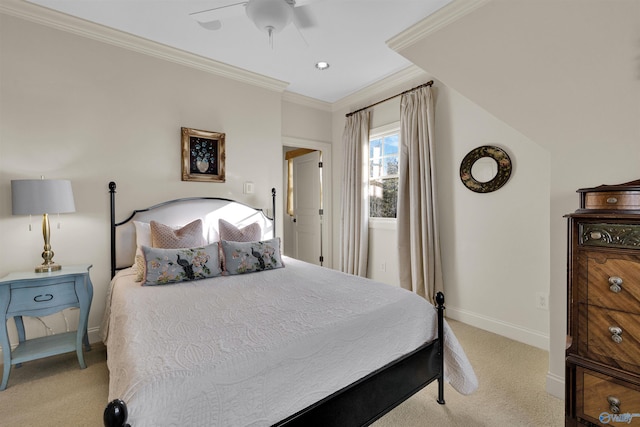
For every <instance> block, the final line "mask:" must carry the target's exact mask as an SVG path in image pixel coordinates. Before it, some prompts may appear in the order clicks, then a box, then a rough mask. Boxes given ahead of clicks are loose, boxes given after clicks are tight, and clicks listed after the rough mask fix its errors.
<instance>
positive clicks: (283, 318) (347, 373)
mask: <svg viewBox="0 0 640 427" xmlns="http://www.w3.org/2000/svg"><path fill="white" fill-rule="evenodd" d="M109 191H110V209H111V246H112V248H111V273H112V278H113V279H112V281H111V285H110V289H109V294H108V298H107V300H108V302H107V307H106V310H105V317H104V322H103V327H102V331H103V335H104V337H103V338H104V341H105V344H106V346H107V364H108V368H109V373H110V375H109V377H110V379H109V400H110V402H109V404H108V405H107V407H106V408H105V412H104V424H105V426H107V427H115V426H118V427H121V426H126V425H129V423H130V424H131V425H132V426H133V427H142V426H164V425H190V426H272V425H273V426H315V425H317V426H341V427H342V426H363V425H369V424H371V423H372V422H374V421H375V420H376V419H378V418H380V417H381V416H382V415H384V414H385V413H387V412H388V411H390V410H391V409H393V408H394V407H395V406H397V405H398V404H399V403H401V402H402V401H404V400H406V399H407V398H409V397H410V396H411V395H413V394H414V393H416V392H417V391H419V390H420V389H422V388H423V387H425V386H426V385H428V384H430V383H432V382H434V381H437V382H438V403H441V404H444V403H445V401H444V382H445V381H448V382H449V383H450V384H451V385H452V386H453V387H454V388H455V389H456V390H457V391H458V392H460V393H462V394H469V393H472V392H473V391H474V390H475V389H476V388H477V379H476V377H475V374H474V372H473V369H472V368H471V365H470V364H469V361H468V359H467V357H466V355H465V354H464V351H463V350H462V348H461V347H460V345H459V343H458V341H457V339H456V337H455V336H454V334H453V332H452V331H451V329H450V328H449V326H448V325H447V323H446V321H445V320H444V319H443V312H444V296H443V295H442V294H439V295H438V296H437V307H434V306H432V305H431V304H429V303H428V302H427V301H425V300H424V299H422V298H421V297H419V296H417V295H415V294H413V293H411V292H408V291H405V290H402V289H399V288H396V287H393V286H389V285H385V284H382V283H378V282H375V281H372V280H369V279H364V278H360V277H356V276H351V275H347V274H344V273H341V272H338V271H335V270H331V269H327V268H324V267H320V266H315V265H311V264H307V263H304V262H301V261H298V260H295V259H291V258H287V257H284V256H281V255H280V253H279V252H280V248H279V240H278V239H277V237H276V233H275V220H274V218H275V212H276V204H275V190H272V203H273V205H272V212H273V213H272V217H273V218H268V217H267V216H266V215H265V214H264V213H263V212H262V211H261V210H258V209H254V208H251V207H249V206H246V205H244V204H242V203H239V202H235V201H233V200H229V199H221V198H210V197H204V198H187V199H177V200H172V201H169V202H164V203H161V204H158V205H155V206H152V207H150V208H146V209H142V210H135V211H133V213H132V214H131V215H130V216H129V217H128V218H127V219H125V220H124V221H121V222H116V220H115V194H116V184H115V183H114V182H111V183H109ZM194 220H196V221H198V223H200V224H201V225H202V227H201V229H198V230H197V233H201V236H202V243H201V245H202V249H198V250H200V251H205V249H204V248H215V249H211V250H209V252H207V257H208V258H207V259H210V260H212V261H211V262H212V263H217V264H218V265H220V263H222V265H223V266H224V268H221V271H220V273H219V274H216V273H217V272H216V271H214V270H215V268H204V267H202V266H201V265H200V264H199V263H198V262H197V261H196V256H195V255H194V257H193V258H192V260H193V261H192V263H191V265H189V266H184V265H182V264H180V265H178V263H176V262H174V261H166V262H168V263H169V264H170V265H169V267H167V265H163V266H162V267H163V268H165V270H166V269H167V268H169V269H173V270H172V271H174V272H179V275H181V276H180V277H183V278H184V277H186V279H185V280H186V281H182V280H181V279H176V281H175V282H169V284H167V283H166V282H164V281H165V280H166V278H167V274H166V271H164V272H163V273H162V274H155V273H154V271H155V270H154V268H155V267H156V266H155V265H154V264H153V263H152V262H151V261H150V260H153V259H158V260H160V261H158V263H159V264H162V262H164V261H162V260H161V259H165V260H168V259H170V260H173V259H175V256H174V255H176V252H178V258H180V257H179V254H180V253H184V252H180V251H187V250H189V251H191V252H189V253H193V250H192V249H164V248H163V249H157V248H153V247H147V246H146V245H140V238H141V235H142V234H144V233H145V232H144V231H141V230H142V228H141V227H142V226H141V224H147V223H151V222H152V221H153V222H155V226H156V227H160V226H166V227H172V229H175V230H178V229H179V230H184V229H185V228H186V227H187V226H186V225H185V224H190V223H191V222H192V221H194ZM256 224H258V226H256ZM181 227H182V228H181ZM227 227H230V229H231V231H232V232H237V233H243V232H245V231H246V230H250V229H252V230H253V235H252V236H250V234H251V233H252V232H247V233H248V234H247V238H248V239H249V240H247V241H246V242H242V241H241V240H242V237H243V236H240V238H238V239H237V240H238V241H236V239H234V240H231V239H229V240H226V239H222V237H224V235H225V234H226V235H227V236H230V234H229V230H228V229H227ZM256 228H259V230H260V231H259V239H258V240H255V238H256V234H255V231H256ZM197 233H196V234H197ZM169 235H171V233H170V232H169ZM231 236H235V235H233V234H232V235H231ZM152 246H153V245H152ZM256 250H257V251H258V252H260V253H256ZM203 253H204V252H203ZM216 253H217V255H218V257H219V258H216ZM158 254H160V256H158ZM167 254H169V255H170V256H168V255H167ZM187 255H188V253H187ZM154 257H155V258H154ZM184 257H185V256H184V255H183V258H184ZM141 260H145V261H148V262H149V264H147V263H146V262H144V263H143V264H144V267H143V266H142V265H143V264H140V261H141ZM248 260H250V261H248ZM145 268H146V271H145V274H146V276H145V277H144V279H142V282H141V281H136V280H140V269H143V270H144V269H145ZM158 271H159V270H158ZM204 272H206V274H205V273H204ZM175 274H178V273H175ZM187 276H188V277H187ZM201 276H202V277H201ZM205 276H206V277H205ZM169 277H171V276H170V275H169ZM176 277H177V276H176ZM190 279H193V280H190ZM142 283H145V285H144V286H143V285H142ZM152 285H156V286H152Z"/></svg>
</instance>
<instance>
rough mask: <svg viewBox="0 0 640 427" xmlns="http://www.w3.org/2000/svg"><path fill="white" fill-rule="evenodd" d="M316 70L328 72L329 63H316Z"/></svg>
mask: <svg viewBox="0 0 640 427" xmlns="http://www.w3.org/2000/svg"><path fill="white" fill-rule="evenodd" d="M316 68H317V69H318V70H326V69H327V68H329V63H328V62H325V61H320V62H316Z"/></svg>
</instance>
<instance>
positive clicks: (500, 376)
mask: <svg viewBox="0 0 640 427" xmlns="http://www.w3.org/2000/svg"><path fill="white" fill-rule="evenodd" d="M449 323H450V325H451V327H452V328H453V330H454V332H455V334H456V336H457V337H458V339H459V340H460V342H461V344H462V346H463V348H464V349H465V352H466V353H467V356H468V357H469V360H470V361H471V364H472V365H473V367H474V369H475V371H476V375H477V376H478V381H479V383H480V387H479V389H478V391H477V392H475V393H474V394H472V395H470V396H462V395H460V394H458V393H457V392H456V391H455V390H453V389H452V388H451V387H450V386H449V385H447V386H446V387H445V400H446V404H445V405H439V404H438V403H437V402H436V397H437V389H438V386H437V384H436V383H434V384H431V385H429V386H428V387H426V388H425V389H424V390H422V391H420V392H419V393H417V394H416V395H414V396H413V397H411V398H410V399H408V400H407V401H405V402H404V403H402V404H401V405H400V406H398V407H397V408H396V409H394V410H393V411H391V412H390V413H389V414H387V415H386V416H384V417H383V418H381V419H380V420H378V421H377V422H376V423H374V424H373V426H374V427H422V426H438V427H440V426H452V427H453V426H460V427H471V426H500V427H502V426H550V427H553V426H563V425H564V402H563V400H561V399H557V398H555V397H553V396H550V395H549V394H547V393H546V391H545V376H546V373H547V369H548V353H547V352H545V351H542V350H539V349H537V348H534V347H531V346H528V345H525V344H521V343H518V342H515V341H512V340H509V339H507V338H504V337H501V336H498V335H495V334H492V333H489V332H486V331H482V330H480V329H477V328H474V327H471V326H468V325H465V324H463V323H460V322H456V321H452V320H449ZM85 360H86V362H87V369H84V370H81V369H79V366H78V361H77V359H76V357H75V353H68V354H65V355H59V356H53V357H50V358H47V359H42V360H36V361H33V362H28V363H25V364H24V365H23V366H22V367H21V368H15V367H14V368H13V369H12V370H11V376H10V377H9V386H8V387H7V389H6V390H5V391H2V392H0V426H3V427H4V426H7V427H8V426H11V427H13V426H20V427H41V426H42V427H45V426H46V427H48V426H54V425H57V426H72V427H82V426H87V427H100V426H101V425H102V411H103V409H104V406H105V404H106V402H107V394H108V376H109V373H108V371H107V365H106V350H105V348H104V346H102V345H101V344H94V345H93V350H92V351H90V352H88V353H85ZM0 366H1V365H0ZM134 427H135V426H134ZM223 427H228V426H223Z"/></svg>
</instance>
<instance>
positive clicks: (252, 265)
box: [220, 238, 284, 274]
mask: <svg viewBox="0 0 640 427" xmlns="http://www.w3.org/2000/svg"><path fill="white" fill-rule="evenodd" d="M220 244H221V247H222V254H223V256H224V266H225V272H226V273H227V274H244V273H253V272H254V271H262V270H272V269H274V268H281V267H284V264H283V263H282V258H281V256H280V239H279V238H274V239H271V240H264V241H261V242H228V241H226V240H221V241H220Z"/></svg>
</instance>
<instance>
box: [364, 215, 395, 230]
mask: <svg viewBox="0 0 640 427" xmlns="http://www.w3.org/2000/svg"><path fill="white" fill-rule="evenodd" d="M397 224H398V223H397V220H396V219H395V218H369V228H374V229H380V230H397Z"/></svg>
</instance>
